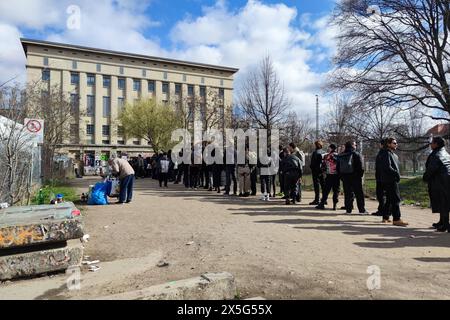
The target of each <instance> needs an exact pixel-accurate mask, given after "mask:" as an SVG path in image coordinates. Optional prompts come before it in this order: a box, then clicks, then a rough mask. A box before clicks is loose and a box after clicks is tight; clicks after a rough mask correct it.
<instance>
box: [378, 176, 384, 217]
mask: <svg viewBox="0 0 450 320" xmlns="http://www.w3.org/2000/svg"><path fill="white" fill-rule="evenodd" d="M376 193H377V201H378V213H380V214H382V213H383V209H385V207H386V190H385V189H384V186H383V183H382V182H380V181H377V186H376Z"/></svg>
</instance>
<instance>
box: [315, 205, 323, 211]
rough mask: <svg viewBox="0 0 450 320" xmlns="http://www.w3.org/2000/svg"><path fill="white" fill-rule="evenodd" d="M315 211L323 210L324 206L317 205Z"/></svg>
mask: <svg viewBox="0 0 450 320" xmlns="http://www.w3.org/2000/svg"><path fill="white" fill-rule="evenodd" d="M316 209H317V210H325V206H324V205H323V204H319V205H318V206H317V207H316Z"/></svg>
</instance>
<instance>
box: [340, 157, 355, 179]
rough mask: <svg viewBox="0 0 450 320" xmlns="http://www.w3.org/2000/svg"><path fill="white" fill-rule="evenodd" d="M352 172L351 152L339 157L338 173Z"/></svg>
mask: <svg viewBox="0 0 450 320" xmlns="http://www.w3.org/2000/svg"><path fill="white" fill-rule="evenodd" d="M353 172H354V169H353V152H352V153H350V154H345V155H341V156H339V173H341V174H352V173H353Z"/></svg>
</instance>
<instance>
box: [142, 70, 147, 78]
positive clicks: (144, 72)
mask: <svg viewBox="0 0 450 320" xmlns="http://www.w3.org/2000/svg"><path fill="white" fill-rule="evenodd" d="M142 76H143V77H144V78H145V77H146V76H147V70H145V69H142Z"/></svg>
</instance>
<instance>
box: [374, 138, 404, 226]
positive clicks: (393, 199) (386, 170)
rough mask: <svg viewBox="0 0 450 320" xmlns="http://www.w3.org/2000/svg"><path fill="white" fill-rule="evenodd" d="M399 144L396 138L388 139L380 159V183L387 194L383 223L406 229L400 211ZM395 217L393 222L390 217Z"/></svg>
mask: <svg viewBox="0 0 450 320" xmlns="http://www.w3.org/2000/svg"><path fill="white" fill-rule="evenodd" d="M397 147H398V143H397V140H396V139H395V138H388V139H386V149H387V152H385V153H384V154H383V155H382V157H381V159H380V176H379V179H380V183H381V184H382V186H383V189H384V190H385V192H386V197H387V199H386V200H387V201H386V205H385V207H384V208H383V210H382V212H383V221H382V222H383V223H391V222H392V224H393V225H394V226H397V227H406V226H408V223H407V222H405V221H403V220H402V219H401V211H400V202H401V198H400V189H399V183H400V162H399V159H398V156H397V155H396V154H395V151H396V150H397ZM391 215H392V216H393V221H391V220H390V216H391Z"/></svg>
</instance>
